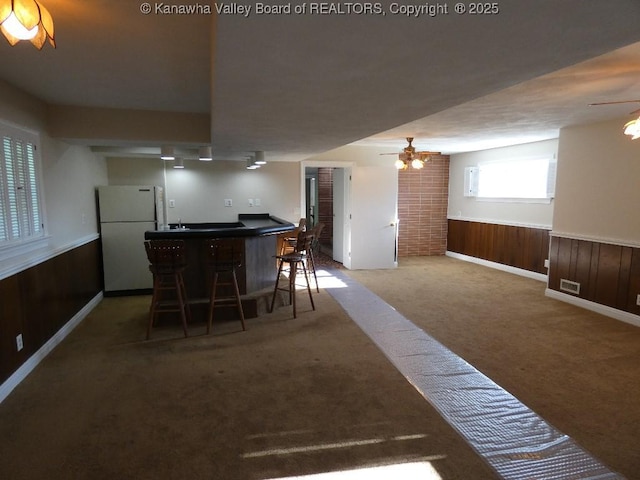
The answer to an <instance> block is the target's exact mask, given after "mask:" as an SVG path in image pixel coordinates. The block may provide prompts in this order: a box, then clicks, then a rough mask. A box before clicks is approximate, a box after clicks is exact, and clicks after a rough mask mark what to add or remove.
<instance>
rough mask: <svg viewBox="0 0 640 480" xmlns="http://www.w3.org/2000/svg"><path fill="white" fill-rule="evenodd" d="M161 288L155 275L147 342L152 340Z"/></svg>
mask: <svg viewBox="0 0 640 480" xmlns="http://www.w3.org/2000/svg"><path fill="white" fill-rule="evenodd" d="M159 286H160V282H159V279H158V275H156V274H154V275H153V294H152V295H151V305H150V306H149V324H148V325H147V340H149V338H151V329H152V328H153V323H154V320H155V316H156V304H157V302H158V292H159V291H160V290H159Z"/></svg>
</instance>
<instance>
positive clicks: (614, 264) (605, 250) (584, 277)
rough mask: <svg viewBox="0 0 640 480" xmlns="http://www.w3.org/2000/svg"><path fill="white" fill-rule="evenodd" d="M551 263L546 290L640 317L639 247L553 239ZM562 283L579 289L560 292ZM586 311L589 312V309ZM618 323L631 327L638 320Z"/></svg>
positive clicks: (626, 319)
mask: <svg viewBox="0 0 640 480" xmlns="http://www.w3.org/2000/svg"><path fill="white" fill-rule="evenodd" d="M550 261H551V268H550V270H549V290H553V291H556V292H562V293H563V294H566V295H565V296H569V297H574V298H576V299H581V300H583V301H587V302H593V303H594V304H598V305H603V306H605V307H610V308H612V309H616V310H620V311H621V312H626V313H630V314H633V315H640V306H638V305H637V300H638V295H640V248H639V247H633V246H623V245H616V244H613V243H604V242H599V241H595V240H585V239H576V238H568V237H566V236H559V235H552V237H551V249H550ZM561 280H568V281H569V282H573V284H574V285H573V286H574V287H575V284H579V288H578V289H577V291H576V292H570V291H567V290H566V289H561V288H560V282H561ZM578 303H579V302H578ZM586 307H587V308H589V306H588V305H586ZM590 309H592V310H596V309H595V308H590ZM602 313H605V314H607V312H602ZM611 316H615V317H617V315H611ZM620 319H621V320H625V321H629V322H630V323H634V324H638V323H639V322H640V317H638V318H637V319H629V318H620Z"/></svg>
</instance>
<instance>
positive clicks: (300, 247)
mask: <svg viewBox="0 0 640 480" xmlns="http://www.w3.org/2000/svg"><path fill="white" fill-rule="evenodd" d="M313 238H314V236H313V229H311V230H303V231H301V232H299V233H298V238H297V239H296V248H295V252H296V253H306V252H308V251H309V250H310V249H311V245H312V244H313Z"/></svg>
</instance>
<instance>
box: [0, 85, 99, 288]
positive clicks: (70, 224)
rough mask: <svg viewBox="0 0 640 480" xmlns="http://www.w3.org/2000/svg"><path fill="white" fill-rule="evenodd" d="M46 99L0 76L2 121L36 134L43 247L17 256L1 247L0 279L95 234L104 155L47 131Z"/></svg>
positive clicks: (0, 116)
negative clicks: (7, 252)
mask: <svg viewBox="0 0 640 480" xmlns="http://www.w3.org/2000/svg"><path fill="white" fill-rule="evenodd" d="M46 113H47V106H46V104H45V103H44V102H41V101H40V100H37V99H36V98H34V97H32V96H30V95H28V94H26V93H25V92H23V91H21V90H19V89H17V88H15V87H12V86H10V85H8V84H7V83H4V82H2V81H0V120H2V121H3V122H7V123H10V124H12V125H14V126H16V127H19V128H25V129H27V130H30V131H33V132H35V133H36V134H38V135H39V137H40V150H39V155H40V158H41V172H40V174H41V179H42V184H41V186H42V194H43V199H44V212H43V217H44V220H45V232H46V234H47V235H48V238H47V240H48V241H47V244H46V246H45V247H43V248H41V249H38V250H37V251H32V252H29V253H28V254H26V255H23V256H20V257H16V256H9V255H8V254H6V253H1V252H0V278H3V277H5V276H9V275H12V274H15V273H17V272H19V271H21V270H24V269H25V268H28V267H30V266H32V265H35V264H37V263H39V262H41V261H44V260H46V259H47V258H50V257H51V256H54V255H56V254H57V253H59V252H61V251H63V250H65V249H69V248H74V246H78V245H81V244H82V243H85V242H86V241H88V240H91V239H94V238H97V235H98V222H97V211H96V201H95V187H96V186H97V185H104V184H106V183H107V168H106V162H105V161H104V159H102V158H99V157H97V156H96V155H95V154H94V153H92V152H91V150H90V149H89V148H87V147H83V146H72V145H69V144H67V143H65V142H62V141H59V140H55V139H52V138H50V137H49V136H48V135H47V133H46V132H47V127H46Z"/></svg>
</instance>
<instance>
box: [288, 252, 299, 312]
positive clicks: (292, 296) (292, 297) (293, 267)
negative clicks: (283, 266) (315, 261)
mask: <svg viewBox="0 0 640 480" xmlns="http://www.w3.org/2000/svg"><path fill="white" fill-rule="evenodd" d="M297 270H298V262H297V261H293V262H291V263H290V264H289V301H290V302H291V305H292V306H293V318H298V317H297V315H296V271H297Z"/></svg>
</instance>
